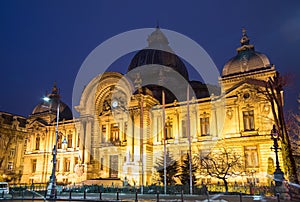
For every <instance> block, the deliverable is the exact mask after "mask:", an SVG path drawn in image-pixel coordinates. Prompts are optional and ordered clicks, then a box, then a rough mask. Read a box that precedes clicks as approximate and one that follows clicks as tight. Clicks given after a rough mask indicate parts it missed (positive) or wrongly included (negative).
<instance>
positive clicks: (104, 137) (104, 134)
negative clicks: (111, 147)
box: [101, 125, 106, 143]
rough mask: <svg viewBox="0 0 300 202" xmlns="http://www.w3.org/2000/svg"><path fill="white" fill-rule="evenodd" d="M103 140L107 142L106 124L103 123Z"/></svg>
mask: <svg viewBox="0 0 300 202" xmlns="http://www.w3.org/2000/svg"><path fill="white" fill-rule="evenodd" d="M101 140H102V142H103V143H104V142H106V125H102V139H101Z"/></svg>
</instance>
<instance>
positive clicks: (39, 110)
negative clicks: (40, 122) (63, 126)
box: [31, 84, 73, 121]
mask: <svg viewBox="0 0 300 202" xmlns="http://www.w3.org/2000/svg"><path fill="white" fill-rule="evenodd" d="M47 96H48V97H49V98H50V101H49V102H46V101H42V102H40V103H39V104H38V105H36V106H35V107H34V109H33V111H32V113H31V115H35V116H39V115H45V114H50V113H53V114H56V110H57V105H58V103H59V120H60V121H62V120H71V119H73V114H72V110H71V109H70V108H69V106H68V105H67V104H65V103H64V102H63V101H61V99H60V95H59V93H58V88H57V87H56V84H54V86H53V88H52V93H51V94H49V95H47Z"/></svg>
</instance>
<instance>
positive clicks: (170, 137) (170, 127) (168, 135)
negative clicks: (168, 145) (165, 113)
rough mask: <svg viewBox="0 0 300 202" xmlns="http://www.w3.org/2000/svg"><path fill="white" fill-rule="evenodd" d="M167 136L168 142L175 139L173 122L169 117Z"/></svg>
mask: <svg viewBox="0 0 300 202" xmlns="http://www.w3.org/2000/svg"><path fill="white" fill-rule="evenodd" d="M166 136H167V140H168V139H173V131H172V121H171V120H170V118H169V117H168V118H167V122H166Z"/></svg>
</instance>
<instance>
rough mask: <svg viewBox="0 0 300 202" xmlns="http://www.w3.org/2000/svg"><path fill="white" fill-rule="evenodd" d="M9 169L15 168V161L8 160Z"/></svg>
mask: <svg viewBox="0 0 300 202" xmlns="http://www.w3.org/2000/svg"><path fill="white" fill-rule="evenodd" d="M7 169H8V170H13V169H14V164H13V162H8V165H7Z"/></svg>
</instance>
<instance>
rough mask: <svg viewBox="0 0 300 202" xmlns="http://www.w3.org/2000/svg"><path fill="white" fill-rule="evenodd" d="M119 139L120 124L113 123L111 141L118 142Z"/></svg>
mask: <svg viewBox="0 0 300 202" xmlns="http://www.w3.org/2000/svg"><path fill="white" fill-rule="evenodd" d="M119 140H120V139H119V124H117V123H113V124H111V125H110V141H111V142H118V141H119Z"/></svg>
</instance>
